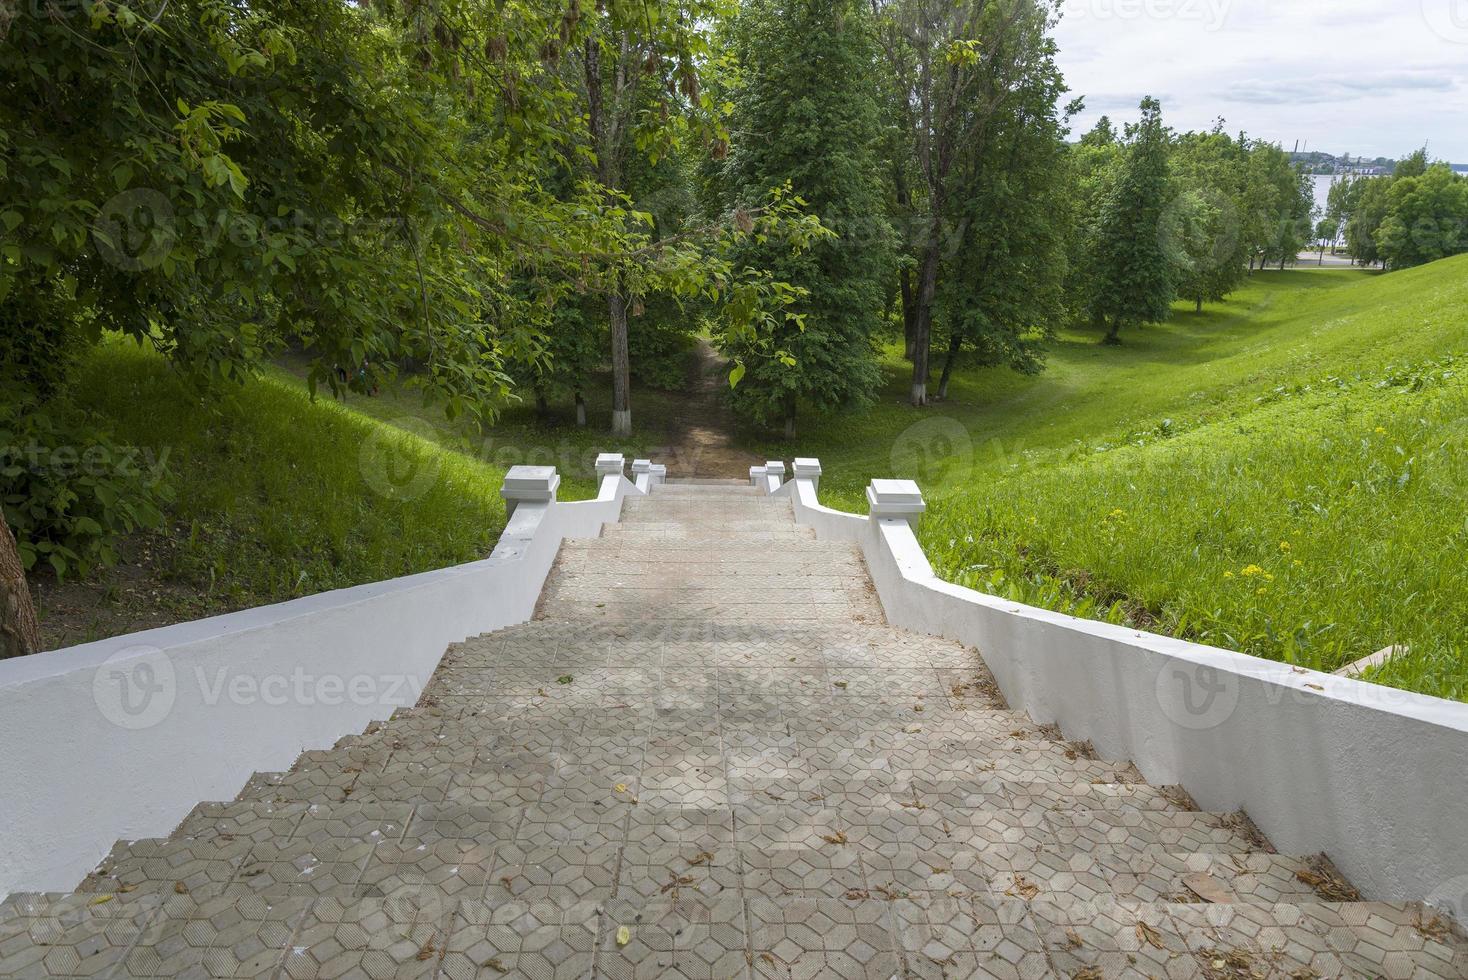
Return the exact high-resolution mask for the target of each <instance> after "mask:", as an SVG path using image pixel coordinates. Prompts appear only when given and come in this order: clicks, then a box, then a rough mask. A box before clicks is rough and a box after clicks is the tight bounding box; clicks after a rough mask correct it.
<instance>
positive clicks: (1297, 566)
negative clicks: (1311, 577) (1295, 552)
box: [1290, 558, 1305, 568]
mask: <svg viewBox="0 0 1468 980" xmlns="http://www.w3.org/2000/svg"><path fill="white" fill-rule="evenodd" d="M1290 564H1291V565H1294V566H1295V567H1296V568H1299V567H1300V566H1301V565H1303V564H1305V563H1304V562H1302V561H1301V560H1300V559H1298V558H1296V559H1295V560H1294V561H1292V562H1290Z"/></svg>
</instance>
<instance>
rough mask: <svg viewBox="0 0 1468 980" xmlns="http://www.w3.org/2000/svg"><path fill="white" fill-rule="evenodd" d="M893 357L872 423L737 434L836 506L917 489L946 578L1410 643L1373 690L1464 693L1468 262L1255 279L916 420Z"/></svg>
mask: <svg viewBox="0 0 1468 980" xmlns="http://www.w3.org/2000/svg"><path fill="white" fill-rule="evenodd" d="M896 353H897V352H890V353H889V364H888V378H889V383H888V385H887V388H886V389H885V390H884V392H883V394H882V401H881V403H880V404H879V405H878V406H877V407H876V408H875V409H873V410H872V411H870V412H866V413H863V414H856V415H846V416H818V417H807V418H805V419H804V420H802V421H803V425H802V431H801V432H800V434H799V437H798V438H797V439H796V440H795V441H794V442H793V443H789V444H786V443H782V442H779V441H775V440H767V439H762V438H758V437H753V436H751V435H749V434H745V439H746V440H747V441H749V442H750V443H751V444H752V445H753V446H755V447H756V448H759V449H760V450H761V451H762V452H764V453H766V454H768V456H769V458H772V459H773V458H780V457H782V456H791V455H797V454H798V455H810V456H818V457H820V459H821V461H822V464H823V466H824V470H825V474H824V476H823V478H822V491H823V497H824V499H826V500H827V502H829V503H831V504H832V505H833V506H840V507H844V508H846V509H850V510H857V511H862V510H864V509H865V501H864V499H863V497H862V490H863V488H864V487H865V485H866V483H867V482H868V481H869V480H870V479H871V478H873V477H881V476H902V477H912V478H915V479H917V480H918V481H919V482H920V483H921V484H922V487H923V490H924V493H925V495H926V497H927V500H928V503H929V513H928V516H927V517H926V518H925V519H924V521H923V524H922V528H921V537H922V539H923V543H924V545H925V546H926V548H927V550H928V554H929V556H930V557H931V558H932V560H933V563H934V566H935V568H936V570H937V571H938V572H939V574H940V575H942V576H943V577H945V578H947V579H949V580H951V581H954V582H958V583H961V584H964V585H968V586H971V587H974V588H977V589H982V590H984V591H988V592H992V593H996V594H1000V595H1005V596H1008V597H1011V598H1014V599H1016V600H1019V601H1023V602H1027V603H1031V604H1035V605H1041V606H1046V607H1050V608H1055V609H1061V610H1066V611H1069V612H1073V613H1076V614H1078V615H1082V616H1088V617H1094V618H1100V619H1107V620H1111V621H1114V622H1122V623H1128V624H1132V625H1136V626H1139V627H1145V628H1147V629H1151V630H1155V631H1159V632H1164V633H1170V634H1173V635H1178V636H1185V637H1188V638H1191V639H1196V640H1200V641H1202V642H1206V643H1213V644H1217V645H1220V646H1224V647H1229V648H1232V649H1237V650H1242V651H1245V652H1248V653H1253V654H1257V655H1260V656H1264V657H1270V658H1274V659H1279V660H1285V661H1288V662H1292V663H1297V664H1300V665H1304V666H1309V667H1314V668H1319V669H1325V670H1333V669H1335V668H1337V667H1340V666H1342V665H1343V664H1346V663H1349V662H1351V661H1353V660H1356V659H1358V658H1360V657H1363V656H1365V655H1367V654H1369V653H1371V652H1373V651H1375V650H1378V649H1380V648H1382V647H1386V646H1389V645H1401V646H1406V647H1407V648H1408V652H1407V653H1406V654H1405V655H1404V656H1401V657H1399V658H1397V659H1396V660H1394V661H1393V662H1392V663H1391V664H1390V665H1389V666H1387V667H1386V668H1384V669H1382V670H1380V671H1377V672H1376V673H1375V674H1374V676H1373V678H1372V679H1373V680H1376V681H1378V682H1380V683H1384V684H1390V685H1395V686H1399V687H1404V688H1409V689H1412V690H1416V691H1421V692H1424V693H1429V694H1435V695H1439V696H1442V697H1448V698H1457V699H1468V638H1465V637H1468V508H1465V504H1464V502H1465V500H1468V382H1465V373H1464V372H1465V371H1468V256H1463V257H1459V258H1456V259H1450V260H1447V261H1444V262H1439V263H1435V264H1433V265H1430V266H1426V267H1423V268H1420V269H1415V270H1408V271H1404V272H1398V273H1393V274H1391V275H1377V274H1371V273H1366V272H1362V271H1357V270H1310V269H1301V270H1292V271H1287V272H1269V273H1261V274H1256V275H1255V276H1254V277H1253V279H1252V280H1251V281H1250V283H1249V284H1248V285H1247V286H1246V288H1244V289H1243V290H1241V291H1240V292H1238V293H1236V294H1235V295H1234V296H1233V297H1231V298H1230V300H1229V302H1228V303H1226V304H1217V305H1213V306H1209V307H1206V308H1205V310H1204V312H1203V313H1201V314H1196V313H1194V312H1193V311H1192V310H1191V309H1190V308H1186V307H1183V306H1181V305H1180V306H1179V307H1178V308H1177V310H1176V311H1175V314H1174V317H1173V319H1172V320H1171V321H1170V322H1168V323H1167V324H1164V325H1161V326H1154V327H1147V328H1143V329H1140V330H1133V331H1131V332H1130V333H1128V334H1126V335H1125V336H1124V344H1123V346H1121V347H1119V348H1112V347H1102V346H1100V345H1098V344H1097V343H1096V338H1095V336H1094V335H1090V334H1086V333H1078V332H1067V333H1064V334H1062V336H1061V337H1060V339H1059V343H1058V344H1057V345H1056V346H1055V348H1054V349H1053V350H1052V352H1051V355H1050V359H1049V364H1048V366H1047V370H1046V371H1045V372H1044V373H1043V374H1041V375H1038V376H1035V377H1022V376H1018V375H1015V374H1013V373H1011V372H1006V371H1003V370H998V369H973V368H970V369H965V370H962V371H961V372H959V373H958V374H957V375H956V376H955V378H954V381H953V384H952V386H951V388H950V397H949V399H948V400H947V401H946V402H943V403H940V404H938V405H935V406H933V407H932V408H930V409H926V410H923V411H916V410H914V409H911V408H910V407H907V406H906V405H905V404H904V403H903V401H902V398H903V394H904V392H905V389H906V385H907V376H906V373H905V370H904V369H905V368H906V365H905V363H903V362H901V361H900V359H899V358H898V357H897V356H896Z"/></svg>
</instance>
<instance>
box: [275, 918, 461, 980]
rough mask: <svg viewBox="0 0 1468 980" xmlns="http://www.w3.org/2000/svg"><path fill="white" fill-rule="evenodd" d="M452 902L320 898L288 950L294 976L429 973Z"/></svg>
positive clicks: (314, 979) (444, 941)
mask: <svg viewBox="0 0 1468 980" xmlns="http://www.w3.org/2000/svg"><path fill="white" fill-rule="evenodd" d="M452 913H453V905H452V904H444V903H439V902H436V901H430V902H418V901H412V900H406V899H355V900H346V901H343V900H340V899H337V898H322V899H318V900H317V901H316V902H315V904H313V905H312V906H311V908H310V909H309V910H308V911H307V912H306V914H305V916H304V917H303V919H302V921H301V925H300V926H299V927H298V928H297V930H296V934H295V937H294V938H293V939H292V940H291V946H290V949H289V950H288V951H287V952H286V956H285V960H284V964H283V965H284V971H283V974H282V975H283V976H286V977H290V978H292V980H327V978H331V980H410V978H412V980H416V978H428V977H432V976H433V975H434V973H435V972H436V971H437V970H438V967H439V960H440V958H441V957H443V955H444V951H445V949H446V948H447V945H448V939H449V935H448V933H449V929H450V928H451V924H450V923H451V915H452Z"/></svg>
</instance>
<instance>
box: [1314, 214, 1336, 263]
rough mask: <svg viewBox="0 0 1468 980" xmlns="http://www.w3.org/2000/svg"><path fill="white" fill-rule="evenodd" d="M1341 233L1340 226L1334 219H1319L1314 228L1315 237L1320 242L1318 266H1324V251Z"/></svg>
mask: <svg viewBox="0 0 1468 980" xmlns="http://www.w3.org/2000/svg"><path fill="white" fill-rule="evenodd" d="M1340 233H1341V226H1340V223H1339V222H1338V221H1336V220H1335V219H1334V218H1321V219H1320V222H1319V223H1318V224H1317V225H1316V226H1315V237H1316V239H1317V240H1318V241H1319V242H1320V262H1319V264H1320V265H1324V264H1325V249H1326V247H1327V246H1329V245H1330V244H1331V243H1332V242H1334V241H1335V240H1336V238H1337V237H1338V236H1339V235H1340Z"/></svg>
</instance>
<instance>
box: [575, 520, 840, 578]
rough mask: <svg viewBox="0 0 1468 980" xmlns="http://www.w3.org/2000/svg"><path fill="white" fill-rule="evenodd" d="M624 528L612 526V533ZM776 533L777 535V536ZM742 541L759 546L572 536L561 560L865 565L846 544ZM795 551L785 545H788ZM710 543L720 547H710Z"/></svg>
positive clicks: (821, 567) (622, 535)
mask: <svg viewBox="0 0 1468 980" xmlns="http://www.w3.org/2000/svg"><path fill="white" fill-rule="evenodd" d="M620 526H621V525H617V524H609V525H607V529H611V528H615V527H620ZM771 533H773V532H771ZM739 540H741V541H744V542H745V543H748V544H755V545H756V546H757V547H756V548H755V549H749V548H743V547H740V548H730V547H728V546H727V545H724V544H722V542H721V541H719V540H716V539H714V538H712V537H709V538H705V539H703V540H697V541H693V540H678V539H675V538H670V539H666V540H645V539H638V538H631V537H627V536H626V532H625V531H621V532H618V531H614V532H613V533H612V534H610V535H604V536H603V537H600V538H567V539H566V540H564V541H562V542H561V550H560V559H561V561H562V562H564V561H565V560H566V559H567V558H569V557H574V556H576V555H592V556H595V557H596V558H597V560H598V561H599V562H606V561H609V560H613V559H619V560H622V561H627V562H638V563H642V564H645V565H649V566H656V565H666V564H673V563H679V564H682V563H687V564H692V565H705V564H708V565H757V566H759V567H760V568H775V567H782V566H787V565H788V566H791V567H795V566H797V565H799V566H801V567H808V568H810V569H811V570H812V571H818V572H819V571H829V570H830V568H831V566H830V565H827V564H825V560H826V559H831V558H836V559H847V560H848V562H849V563H850V564H849V565H848V567H856V566H858V565H859V564H860V562H861V553H860V551H858V550H857V547H856V545H854V544H851V543H849V542H844V541H818V540H815V539H813V538H808V537H805V536H802V535H798V534H793V533H792V534H787V535H785V536H784V537H783V538H782V540H781V544H782V547H781V548H778V549H771V548H763V547H758V545H760V544H768V542H767V541H765V542H761V541H758V540H755V539H749V538H742V537H740V538H739ZM787 544H788V545H789V546H790V547H788V548H787V547H783V545H787ZM710 545H718V546H716V547H710Z"/></svg>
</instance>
